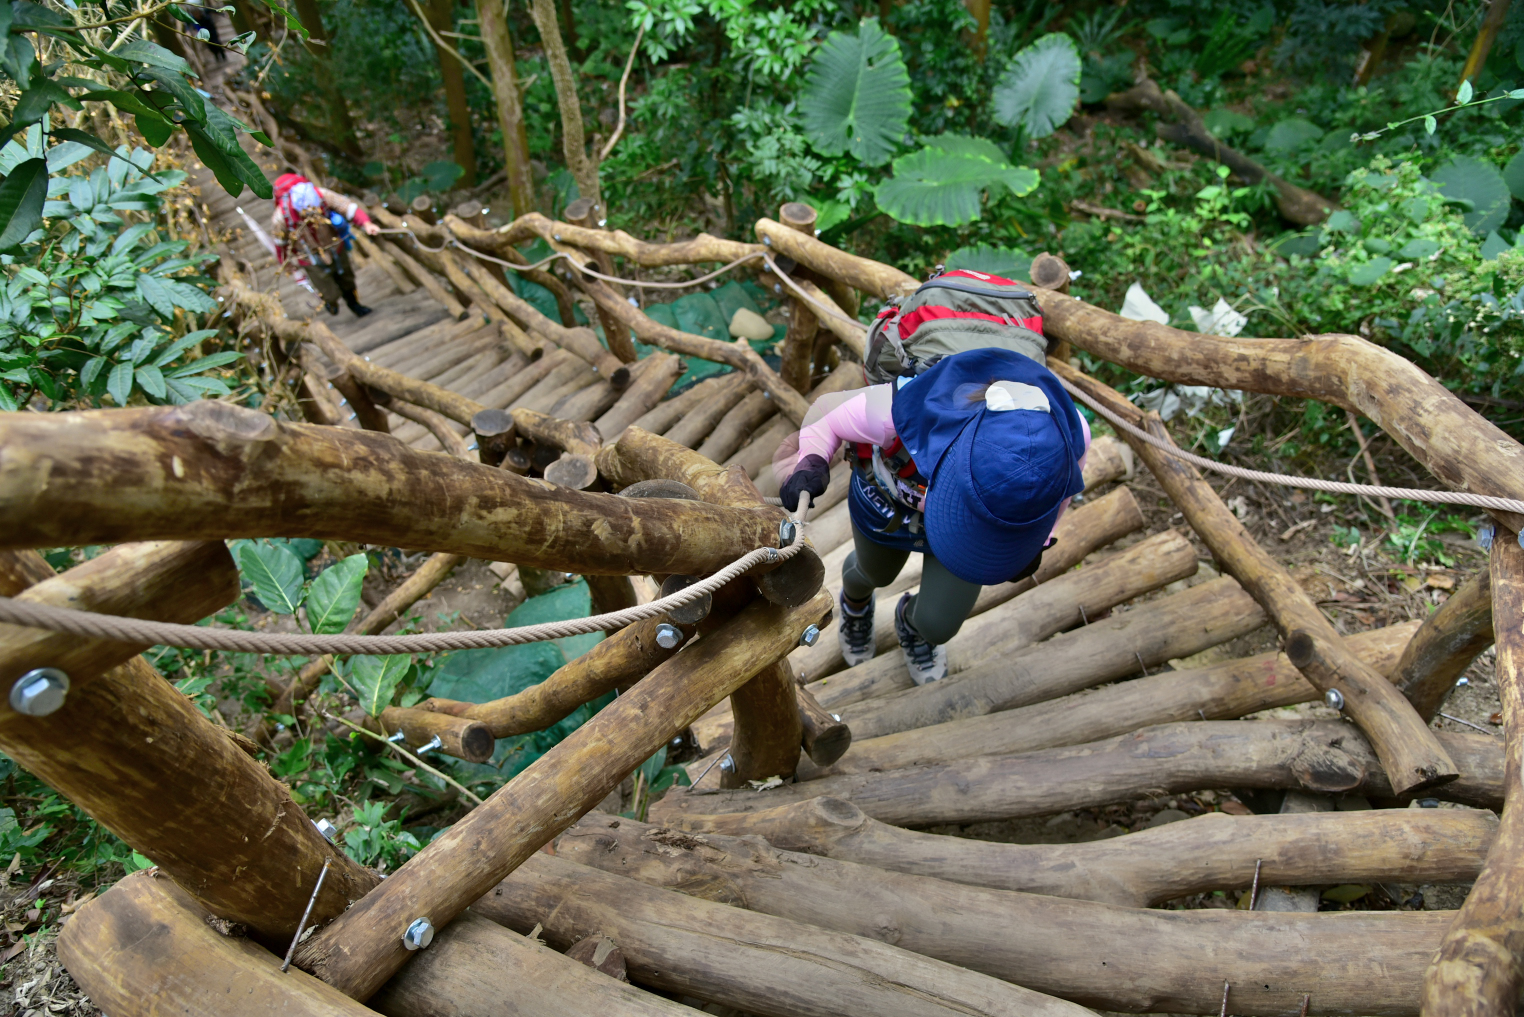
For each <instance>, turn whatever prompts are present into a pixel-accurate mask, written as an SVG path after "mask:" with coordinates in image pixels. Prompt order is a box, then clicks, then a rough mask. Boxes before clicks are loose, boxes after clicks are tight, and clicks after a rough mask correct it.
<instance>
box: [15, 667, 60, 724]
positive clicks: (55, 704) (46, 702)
mask: <svg viewBox="0 0 1524 1017" xmlns="http://www.w3.org/2000/svg"><path fill="white" fill-rule="evenodd" d="M68 694H69V676H68V675H66V674H64V673H63V672H62V671H60V670H58V668H56V667H38V668H33V669H32V670H30V671H28V672H27V673H26V674H24V675H22V676H21V677H20V678H17V679H16V684H14V685H12V686H11V709H13V710H15V711H16V712H17V713H24V714H26V715H27V716H28V717H46V716H47V715H48V714H50V713H52V712H53V711H54V710H57V709H58V708H59V707H60V706H62V705H63V704H64V697H65V696H67V695H68Z"/></svg>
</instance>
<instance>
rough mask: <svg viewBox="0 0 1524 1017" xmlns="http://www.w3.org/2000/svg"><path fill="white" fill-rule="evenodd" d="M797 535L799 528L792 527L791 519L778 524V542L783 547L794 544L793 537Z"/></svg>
mask: <svg viewBox="0 0 1524 1017" xmlns="http://www.w3.org/2000/svg"><path fill="white" fill-rule="evenodd" d="M798 533H799V527H797V526H795V525H794V521H793V520H792V519H785V520H783V522H781V523H779V524H778V540H779V541H781V542H782V543H783V545H784V546H785V547H787V546H788V545H789V544H792V543H793V542H794V537H795V536H797V535H798Z"/></svg>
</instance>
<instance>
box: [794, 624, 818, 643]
mask: <svg viewBox="0 0 1524 1017" xmlns="http://www.w3.org/2000/svg"><path fill="white" fill-rule="evenodd" d="M818 642H820V626H819V625H811V626H809V627H808V628H806V629H805V630H804V632H803V633H802V634H801V635H800V636H799V645H800V646H814V645H815V644H816V643H818Z"/></svg>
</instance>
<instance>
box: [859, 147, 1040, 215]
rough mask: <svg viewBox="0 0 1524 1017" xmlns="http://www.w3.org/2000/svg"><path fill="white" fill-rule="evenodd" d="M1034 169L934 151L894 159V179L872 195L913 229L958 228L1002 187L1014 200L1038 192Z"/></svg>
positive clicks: (927, 149)
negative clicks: (986, 194) (986, 197)
mask: <svg viewBox="0 0 1524 1017" xmlns="http://www.w3.org/2000/svg"><path fill="white" fill-rule="evenodd" d="M1040 180H1041V176H1040V175H1039V174H1038V172H1037V171H1036V170H1035V169H1029V168H1028V167H1026V166H1012V165H1011V164H1010V163H1007V162H1005V161H1004V160H1001V161H999V162H996V161H995V160H992V159H988V158H984V157H982V156H979V155H971V154H966V153H964V154H954V153H951V152H946V151H943V150H942V149H938V148H923V149H921V150H920V151H919V152H912V153H911V154H909V155H904V156H901V157H900V158H898V159H896V160H894V176H892V177H890V178H889V179H888V180H885V181H883V182H882V183H880V184H879V185H878V186H877V187H876V188H874V191H873V198H874V200H875V201H876V202H878V207H879V208H881V209H883V210H884V211H885V212H887V213H889V214H890V215H891V216H893V217H894V218H896V219H898V220H899V221H900V222H904V223H910V224H911V225H913V226H961V225H963V224H965V223H970V222H973V221H974V220H975V219H977V218H979V213H980V196H981V195H982V194H983V192H984V191H985V190H986V189H989V188H994V187H1001V186H1003V187H1006V188H1008V189H1009V190H1010V191H1011V193H1013V194H1015V195H1016V196H1017V197H1018V198H1019V197H1021V196H1023V195H1026V194H1030V193H1032V191H1034V190H1036V189H1037V184H1038V182H1039V181H1040Z"/></svg>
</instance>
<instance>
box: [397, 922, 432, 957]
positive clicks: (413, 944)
mask: <svg viewBox="0 0 1524 1017" xmlns="http://www.w3.org/2000/svg"><path fill="white" fill-rule="evenodd" d="M432 942H434V923H433V922H431V921H429V920H428V919H427V918H414V919H413V922H412V924H411V925H409V926H408V927H407V931H406V932H404V933H403V934H402V945H403V946H405V947H407V948H408V949H409V950H422V949H423V948H424V947H426V946H428V945H429V944H430V943H432Z"/></svg>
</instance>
